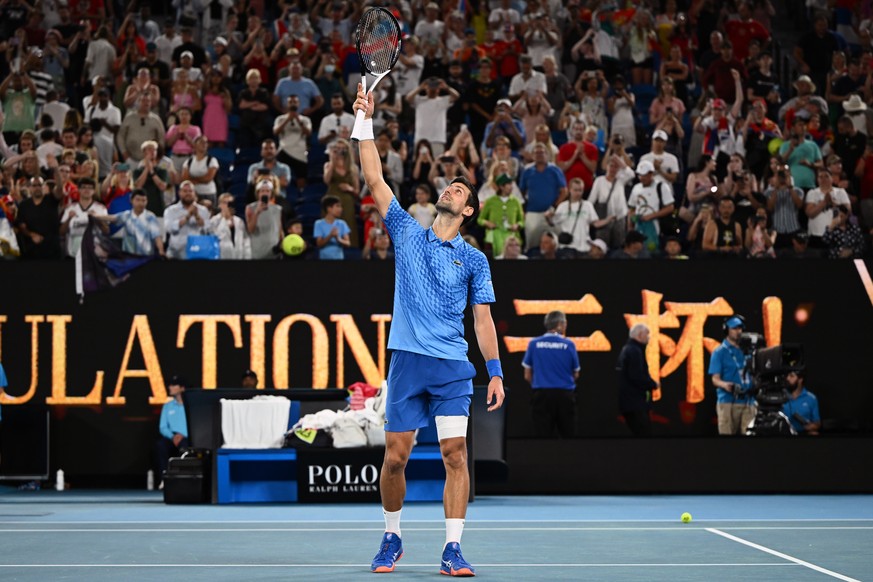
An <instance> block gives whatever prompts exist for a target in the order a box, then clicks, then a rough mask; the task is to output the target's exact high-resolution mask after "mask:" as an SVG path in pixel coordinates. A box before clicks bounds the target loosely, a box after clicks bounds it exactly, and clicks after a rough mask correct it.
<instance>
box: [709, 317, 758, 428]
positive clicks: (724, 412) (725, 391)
mask: <svg viewBox="0 0 873 582" xmlns="http://www.w3.org/2000/svg"><path fill="white" fill-rule="evenodd" d="M745 327H746V324H745V320H744V319H743V317H742V316H741V315H737V314H734V315H732V316H731V317H729V318H727V319H726V320H725V322H724V325H723V326H722V329H723V330H724V333H725V339H724V341H723V342H722V344H721V345H720V346H718V348H716V350H715V351H714V352H713V353H712V359H711V360H710V361H709V373H710V374H711V375H712V384H713V385H714V386H715V387H716V392H717V396H718V400H717V404H716V406H715V409H716V413H717V414H718V434H720V435H737V434H740V435H741V434H745V432H746V427H748V426H749V424H750V423H751V422H752V421H753V420H754V419H755V412H756V408H755V400H754V398H752V396H751V394H750V393H749V389H750V388H751V382H750V381H749V378H748V377H747V375H746V374H745V373H744V371H745V369H746V356H745V354H744V353H743V350H741V349H740V336H742V335H743V331H744V330H745ZM744 376H745V377H744Z"/></svg>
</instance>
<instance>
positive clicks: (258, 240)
mask: <svg viewBox="0 0 873 582" xmlns="http://www.w3.org/2000/svg"><path fill="white" fill-rule="evenodd" d="M261 178H262V179H261V180H260V181H259V182H258V184H257V186H256V188H255V194H256V196H257V200H256V201H255V202H252V203H251V204H249V205H248V206H246V229H247V230H248V231H249V237H250V238H251V248H252V258H253V259H272V258H275V257H276V256H277V255H276V254H275V253H274V252H273V249H274V248H275V247H276V245H278V244H279V243H281V242H282V208H281V207H280V206H279V205H278V204H276V186H275V180H273V179H271V178H270V177H269V176H262V177H261Z"/></svg>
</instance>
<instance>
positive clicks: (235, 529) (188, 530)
mask: <svg viewBox="0 0 873 582" xmlns="http://www.w3.org/2000/svg"><path fill="white" fill-rule="evenodd" d="M383 529H384V528H382V527H368V528H363V527H327V528H325V527H169V528H167V527H161V528H158V527H143V528H132V527H131V528H128V527H118V528H41V527H39V528H38V527H34V528H15V529H4V528H3V527H0V534H3V533H30V532H39V533H125V532H132V533H152V532H154V533H175V532H179V533H196V532H210V533H219V532H229V533H253V532H268V533H274V532H303V533H313V532H316V533H320V532H323V533H331V532H374V531H378V532H381V531H383ZM403 529H404V530H406V531H440V532H441V531H445V528H444V527H404V528H403ZM722 529H725V530H761V531H766V530H803V531H807V530H815V531H818V530H873V526H870V527H867V526H832V527H826V526H813V527H726V528H722ZM464 531H466V532H477V531H482V532H486V531H510V532H511V531H517V532H522V533H526V532H532V531H597V532H604V531H631V532H634V531H640V532H643V531H681V532H695V531H696V532H699V531H710V529H709V528H703V527H694V526H689V525H685V524H682V525H679V524H677V525H675V526H672V527H466V528H465V529H464Z"/></svg>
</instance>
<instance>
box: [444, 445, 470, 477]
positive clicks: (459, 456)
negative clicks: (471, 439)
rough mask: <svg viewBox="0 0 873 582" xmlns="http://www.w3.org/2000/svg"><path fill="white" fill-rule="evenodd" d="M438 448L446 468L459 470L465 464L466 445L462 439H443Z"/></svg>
mask: <svg viewBox="0 0 873 582" xmlns="http://www.w3.org/2000/svg"><path fill="white" fill-rule="evenodd" d="M440 449H441V451H442V455H443V463H445V465H446V469H447V470H459V469H463V468H465V467H466V466H467V446H466V443H465V442H464V441H463V440H462V439H452V440H450V441H443V442H441V443H440Z"/></svg>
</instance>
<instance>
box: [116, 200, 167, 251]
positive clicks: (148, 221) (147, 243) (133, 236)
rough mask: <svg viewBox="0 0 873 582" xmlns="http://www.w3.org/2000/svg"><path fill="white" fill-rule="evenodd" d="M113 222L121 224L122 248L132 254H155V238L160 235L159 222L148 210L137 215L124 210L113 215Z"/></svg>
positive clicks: (131, 211)
mask: <svg viewBox="0 0 873 582" xmlns="http://www.w3.org/2000/svg"><path fill="white" fill-rule="evenodd" d="M115 223H116V224H119V225H121V228H122V230H123V233H122V243H121V244H122V248H123V249H124V252H126V253H131V254H134V255H143V256H151V255H153V254H155V239H156V238H159V237H160V236H161V224H160V222H158V217H157V216H155V214H154V212H152V211H150V210H144V211H143V212H142V213H141V214H139V215H137V214H135V213H134V212H133V210H125V211H123V212H119V213H118V214H116V215H115Z"/></svg>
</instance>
